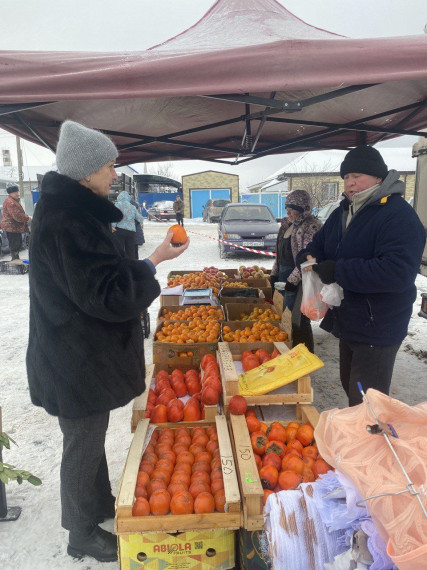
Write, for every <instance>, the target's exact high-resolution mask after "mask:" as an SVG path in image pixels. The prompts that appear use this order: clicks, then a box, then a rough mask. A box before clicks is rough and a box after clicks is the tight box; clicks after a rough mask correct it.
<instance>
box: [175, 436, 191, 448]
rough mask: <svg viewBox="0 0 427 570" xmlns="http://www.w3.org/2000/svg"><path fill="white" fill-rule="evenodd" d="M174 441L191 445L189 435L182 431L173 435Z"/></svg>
mask: <svg viewBox="0 0 427 570" xmlns="http://www.w3.org/2000/svg"><path fill="white" fill-rule="evenodd" d="M175 443H183V444H184V445H186V446H187V447H190V445H191V437H190V436H189V435H187V434H185V433H182V434H180V435H177V436H176V437H175Z"/></svg>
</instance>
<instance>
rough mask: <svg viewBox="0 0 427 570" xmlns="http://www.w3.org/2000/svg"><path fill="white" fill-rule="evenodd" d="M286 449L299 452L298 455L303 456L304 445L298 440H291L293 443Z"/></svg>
mask: <svg viewBox="0 0 427 570" xmlns="http://www.w3.org/2000/svg"><path fill="white" fill-rule="evenodd" d="M286 449H287V450H288V451H291V449H295V451H298V453H300V454H301V455H302V450H303V446H302V443H301V442H300V441H298V440H297V439H291V441H290V442H289V443H288V444H287V446H286Z"/></svg>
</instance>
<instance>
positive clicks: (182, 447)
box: [172, 443, 189, 455]
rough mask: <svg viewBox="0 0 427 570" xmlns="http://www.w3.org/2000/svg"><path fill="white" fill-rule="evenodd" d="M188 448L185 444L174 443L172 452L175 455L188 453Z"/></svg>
mask: <svg viewBox="0 0 427 570" xmlns="http://www.w3.org/2000/svg"><path fill="white" fill-rule="evenodd" d="M188 448H189V446H188V445H187V444H186V443H174V445H173V447H172V451H173V452H174V453H176V454H177V455H178V454H179V453H182V452H183V451H188Z"/></svg>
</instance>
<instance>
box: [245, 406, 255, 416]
mask: <svg viewBox="0 0 427 570" xmlns="http://www.w3.org/2000/svg"><path fill="white" fill-rule="evenodd" d="M248 416H254V418H256V417H257V415H256V411H255V410H253V409H252V408H250V409H249V410H246V412H245V417H248Z"/></svg>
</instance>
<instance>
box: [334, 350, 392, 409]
mask: <svg viewBox="0 0 427 570" xmlns="http://www.w3.org/2000/svg"><path fill="white" fill-rule="evenodd" d="M399 347H400V343H399V344H395V345H393V346H375V345H373V344H363V343H359V342H348V341H345V340H340V377H341V384H342V387H343V388H344V390H345V392H346V394H347V396H348V400H349V405H350V406H356V405H357V404H361V403H362V395H361V393H360V392H359V389H358V387H357V382H360V383H361V384H362V387H363V391H364V392H365V393H366V390H367V389H368V388H375V390H379V391H380V392H383V393H384V394H388V393H389V391H390V383H391V377H392V375H393V367H394V362H395V360H396V354H397V351H398V350H399Z"/></svg>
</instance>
